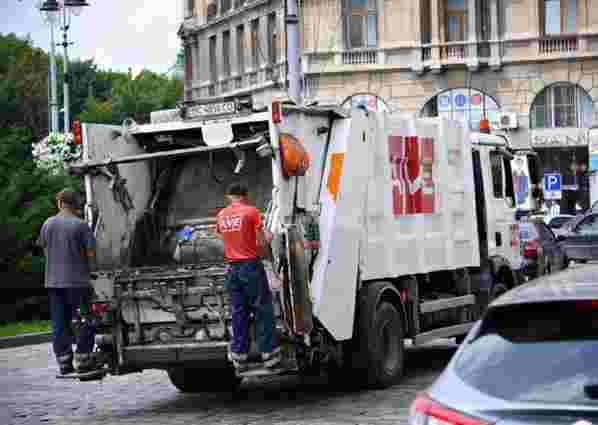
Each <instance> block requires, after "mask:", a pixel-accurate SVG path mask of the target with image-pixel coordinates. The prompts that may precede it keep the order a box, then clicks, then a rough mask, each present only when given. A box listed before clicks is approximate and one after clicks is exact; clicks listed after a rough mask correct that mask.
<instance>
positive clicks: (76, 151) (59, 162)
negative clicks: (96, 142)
mask: <svg viewBox="0 0 598 425" xmlns="http://www.w3.org/2000/svg"><path fill="white" fill-rule="evenodd" d="M74 140H75V139H74V137H73V134H72V133H67V134H66V135H65V134H64V133H50V134H49V135H48V137H46V138H45V139H43V140H42V141H41V142H39V143H36V144H35V145H34V146H33V157H34V158H35V161H36V163H37V164H38V166H40V167H43V168H46V169H49V170H55V171H58V170H61V169H63V168H64V166H65V164H68V163H70V162H74V161H77V160H79V159H81V155H82V150H81V145H80V144H76V143H75V142H74Z"/></svg>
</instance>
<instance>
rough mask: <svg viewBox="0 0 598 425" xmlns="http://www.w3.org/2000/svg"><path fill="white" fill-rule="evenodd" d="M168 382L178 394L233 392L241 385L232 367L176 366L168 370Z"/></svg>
mask: <svg viewBox="0 0 598 425" xmlns="http://www.w3.org/2000/svg"><path fill="white" fill-rule="evenodd" d="M168 377H169V378H170V382H171V383H172V385H174V386H175V387H176V388H177V389H178V390H179V391H180V392H183V393H202V392H234V391H236V389H237V388H238V387H239V385H240V384H241V379H240V378H237V376H236V375H235V371H234V369H233V368H232V367H230V366H228V365H225V366H222V367H216V368H214V367H213V366H212V367H205V368H204V367H201V368H200V367H188V366H177V367H174V368H172V369H169V370H168Z"/></svg>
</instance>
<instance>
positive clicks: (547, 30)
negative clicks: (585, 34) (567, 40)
mask: <svg viewBox="0 0 598 425" xmlns="http://www.w3.org/2000/svg"><path fill="white" fill-rule="evenodd" d="M542 12H543V15H542V18H543V20H544V23H543V27H544V34H545V35H559V34H563V33H575V32H576V30H577V0H544V9H543V10H542Z"/></svg>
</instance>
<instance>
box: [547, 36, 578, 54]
mask: <svg viewBox="0 0 598 425" xmlns="http://www.w3.org/2000/svg"><path fill="white" fill-rule="evenodd" d="M538 44H539V53H540V55H542V56H552V55H555V54H570V53H575V52H577V51H578V50H579V37H578V36H577V35H569V36H560V37H548V38H543V39H540V40H539V43H538Z"/></svg>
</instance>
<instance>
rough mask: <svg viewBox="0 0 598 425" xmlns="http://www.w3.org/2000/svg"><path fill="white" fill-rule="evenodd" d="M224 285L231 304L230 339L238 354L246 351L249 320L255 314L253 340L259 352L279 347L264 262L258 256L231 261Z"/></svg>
mask: <svg viewBox="0 0 598 425" xmlns="http://www.w3.org/2000/svg"><path fill="white" fill-rule="evenodd" d="M226 286H227V288H228V289H229V290H230V293H231V301H232V305H233V343H232V347H231V350H232V351H233V352H235V353H237V354H247V353H248V352H249V346H250V337H249V322H250V317H251V315H252V314H253V315H254V317H255V330H256V343H257V349H258V351H259V352H260V353H271V352H272V351H274V349H275V348H276V347H278V341H277V338H276V336H275V335H274V333H273V331H274V307H273V305H272V292H271V291H270V285H269V284H268V278H267V277H266V272H265V270H264V266H263V265H262V262H261V261H260V260H250V261H239V262H233V263H231V264H230V268H229V271H228V274H227V275H226Z"/></svg>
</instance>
